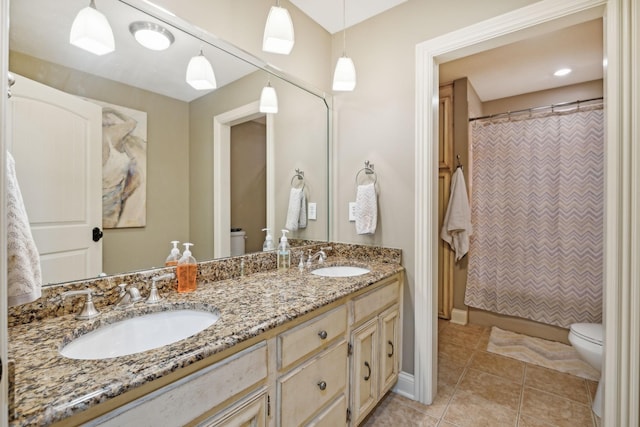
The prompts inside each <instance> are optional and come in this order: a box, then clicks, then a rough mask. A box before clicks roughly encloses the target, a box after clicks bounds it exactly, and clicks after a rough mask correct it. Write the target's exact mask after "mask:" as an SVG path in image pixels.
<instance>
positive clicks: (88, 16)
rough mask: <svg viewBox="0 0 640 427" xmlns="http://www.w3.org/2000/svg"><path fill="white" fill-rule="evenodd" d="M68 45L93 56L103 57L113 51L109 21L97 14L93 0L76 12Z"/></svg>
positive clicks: (113, 42) (113, 44) (113, 45)
mask: <svg viewBox="0 0 640 427" xmlns="http://www.w3.org/2000/svg"><path fill="white" fill-rule="evenodd" d="M69 43H71V44H72V45H74V46H77V47H79V48H81V49H84V50H86V51H88V52H91V53H93V54H95V55H104V54H107V53H109V52H113V51H114V50H115V41H114V39H113V31H112V30H111V26H110V25H109V21H107V18H106V17H105V16H104V15H103V14H102V13H100V12H98V10H97V9H96V4H95V1H94V0H91V3H89V6H87V7H85V8H84V9H82V10H81V11H80V12H78V15H76V19H74V20H73V24H72V25H71V33H70V34H69Z"/></svg>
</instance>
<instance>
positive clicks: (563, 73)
mask: <svg viewBox="0 0 640 427" xmlns="http://www.w3.org/2000/svg"><path fill="white" fill-rule="evenodd" d="M569 73H571V68H560V69H559V70H557V71H556V72H555V73H553V75H554V76H556V77H562V76H566V75H567V74H569Z"/></svg>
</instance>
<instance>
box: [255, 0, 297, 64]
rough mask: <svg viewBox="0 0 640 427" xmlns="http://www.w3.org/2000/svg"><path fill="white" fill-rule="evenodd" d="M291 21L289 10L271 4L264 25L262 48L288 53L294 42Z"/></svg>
mask: <svg viewBox="0 0 640 427" xmlns="http://www.w3.org/2000/svg"><path fill="white" fill-rule="evenodd" d="M294 41H295V39H294V34H293V22H292V21H291V16H290V15H289V11H288V10H287V9H285V8H283V7H279V6H271V10H270V11H269V16H267V23H266V24H265V26H264V37H263V38H262V50H264V51H265V52H271V53H280V54H283V55H288V54H289V53H290V52H291V49H293V44H294Z"/></svg>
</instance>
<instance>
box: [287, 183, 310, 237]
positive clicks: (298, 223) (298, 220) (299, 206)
mask: <svg viewBox="0 0 640 427" xmlns="http://www.w3.org/2000/svg"><path fill="white" fill-rule="evenodd" d="M306 227H307V198H306V195H305V194H304V187H303V188H292V189H291V192H290V193H289V207H288V209H287V221H286V223H285V228H286V229H288V230H290V231H294V230H297V229H299V228H306Z"/></svg>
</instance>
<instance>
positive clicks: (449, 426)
mask: <svg viewBox="0 0 640 427" xmlns="http://www.w3.org/2000/svg"><path fill="white" fill-rule="evenodd" d="M438 427H458V426H457V425H455V424H451V423H448V422H446V421H440V424H438Z"/></svg>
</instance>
